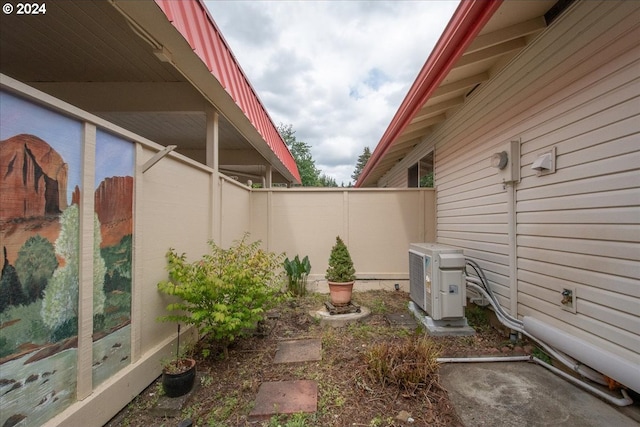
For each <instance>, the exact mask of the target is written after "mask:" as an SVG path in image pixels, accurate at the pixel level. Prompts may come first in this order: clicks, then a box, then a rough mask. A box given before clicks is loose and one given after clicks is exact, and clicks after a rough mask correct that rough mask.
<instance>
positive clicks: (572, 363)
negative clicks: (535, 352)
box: [522, 331, 607, 385]
mask: <svg viewBox="0 0 640 427" xmlns="http://www.w3.org/2000/svg"><path fill="white" fill-rule="evenodd" d="M522 334H523V335H525V336H527V337H529V338H531V339H532V340H534V341H535V342H537V343H538V344H539V345H540V347H542V349H543V350H544V351H545V352H546V353H547V354H548V355H549V356H551V357H552V358H554V359H556V360H557V361H559V362H560V363H562V364H563V365H564V366H566V367H568V368H571V369H573V370H574V371H575V372H576V373H577V374H579V375H580V376H582V377H584V378H587V379H589V380H591V381H593V382H596V383H598V384H601V385H607V381H606V380H605V379H604V375H602V374H601V373H600V372H597V371H594V370H593V369H591V368H589V367H588V366H586V365H583V364H581V363H580V362H578V361H576V360H575V359H573V358H571V357H569V356H567V355H566V354H564V353H562V352H559V351H558V350H556V349H555V348H552V347H549V346H548V345H547V344H546V343H544V342H542V341H540V340H539V339H536V337H534V336H532V335H530V334H528V333H527V332H526V331H522Z"/></svg>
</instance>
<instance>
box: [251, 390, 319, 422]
mask: <svg viewBox="0 0 640 427" xmlns="http://www.w3.org/2000/svg"><path fill="white" fill-rule="evenodd" d="M317 410H318V383H316V382H315V381H310V380H297V381H275V382H266V383H262V384H261V385H260V388H259V389H258V395H257V396H256V402H255V406H254V407H253V410H252V411H251V413H250V414H249V421H250V422H254V421H262V420H268V419H269V418H271V417H272V416H274V415H278V414H297V413H301V412H302V413H314V412H316V411H317Z"/></svg>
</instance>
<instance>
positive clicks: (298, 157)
mask: <svg viewBox="0 0 640 427" xmlns="http://www.w3.org/2000/svg"><path fill="white" fill-rule="evenodd" d="M278 132H279V133H280V136H281V137H282V139H283V140H284V142H285V143H286V144H287V147H289V150H290V151H291V155H292V156H293V158H294V160H295V161H296V166H298V172H300V179H301V180H302V186H303V187H317V186H318V180H319V178H320V171H319V170H318V168H316V163H315V161H314V160H313V157H312V156H311V146H310V145H309V144H307V143H305V142H302V141H298V140H297V139H296V136H295V133H296V131H295V130H293V126H292V125H285V124H283V123H280V125H279V126H278Z"/></svg>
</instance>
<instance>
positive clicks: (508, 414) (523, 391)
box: [440, 362, 638, 427]
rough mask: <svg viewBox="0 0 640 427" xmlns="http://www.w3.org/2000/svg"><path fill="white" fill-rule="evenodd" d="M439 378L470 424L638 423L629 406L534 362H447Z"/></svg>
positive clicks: (595, 426) (584, 426) (597, 426)
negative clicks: (602, 397)
mask: <svg viewBox="0 0 640 427" xmlns="http://www.w3.org/2000/svg"><path fill="white" fill-rule="evenodd" d="M440 379H441V381H442V384H443V386H444V387H445V388H446V389H447V390H448V391H449V397H450V398H451V400H452V403H453V406H454V407H455V410H456V412H457V413H458V415H459V416H460V418H461V419H462V422H463V423H464V425H465V426H466V427H475V426H576V427H578V426H580V427H601V426H616V427H627V426H628V427H632V426H633V427H637V426H638V422H637V421H634V419H632V418H630V417H629V416H627V415H625V414H624V413H623V411H625V409H621V408H618V407H617V406H613V405H611V404H609V403H607V402H604V401H603V400H600V399H598V398H597V397H595V396H594V395H592V394H590V393H588V392H587V391H585V390H583V389H581V388H578V387H576V386H575V385H573V384H571V383H570V382H568V381H566V380H564V379H563V378H561V377H559V376H557V375H555V374H553V373H552V372H550V371H548V370H546V369H545V368H543V367H541V366H538V365H536V364H533V363H527V362H501V363H468V364H467V363H455V364H447V365H444V366H442V367H441V368H440ZM631 409H632V410H633V409H637V408H631ZM634 418H635V417H634Z"/></svg>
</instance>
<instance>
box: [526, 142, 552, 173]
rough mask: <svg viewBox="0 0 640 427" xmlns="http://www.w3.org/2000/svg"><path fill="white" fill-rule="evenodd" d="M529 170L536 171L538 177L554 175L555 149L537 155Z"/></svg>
mask: <svg viewBox="0 0 640 427" xmlns="http://www.w3.org/2000/svg"><path fill="white" fill-rule="evenodd" d="M531 169H533V170H534V171H536V174H537V175H538V176H540V175H546V174H549V173H554V172H555V171H556V147H553V148H552V149H551V150H549V151H545V152H544V153H540V154H538V157H537V158H536V159H535V160H534V161H533V163H532V164H531Z"/></svg>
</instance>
